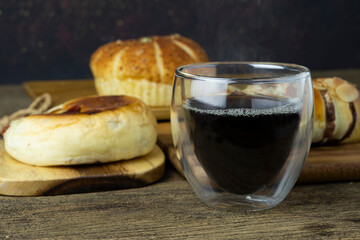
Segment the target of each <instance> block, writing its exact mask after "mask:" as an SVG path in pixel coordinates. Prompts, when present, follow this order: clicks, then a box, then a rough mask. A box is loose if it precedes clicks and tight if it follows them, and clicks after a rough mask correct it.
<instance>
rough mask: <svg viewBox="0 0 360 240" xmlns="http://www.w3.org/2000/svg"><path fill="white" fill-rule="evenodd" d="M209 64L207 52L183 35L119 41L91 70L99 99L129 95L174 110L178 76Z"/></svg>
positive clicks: (97, 56) (101, 52) (99, 53)
mask: <svg viewBox="0 0 360 240" xmlns="http://www.w3.org/2000/svg"><path fill="white" fill-rule="evenodd" d="M207 61H209V59H208V56H207V55H206V53H205V51H204V49H202V48H201V47H200V45H199V44H197V43H196V42H194V41H193V40H191V39H189V38H185V37H183V36H180V35H179V34H174V35H169V36H151V37H142V38H140V39H130V40H124V41H121V40H117V41H115V42H111V43H108V44H106V45H104V46H101V47H100V48H98V49H97V50H96V51H95V52H94V53H93V55H92V56H91V59H90V69H91V71H92V74H93V76H94V79H95V87H96V91H97V93H98V94H99V95H119V94H125V95H130V96H135V97H138V98H141V99H142V100H143V101H144V102H145V103H146V104H147V105H148V106H151V107H158V106H170V101H171V88H172V82H173V78H174V72H175V69H176V68H177V67H180V66H182V65H186V64H191V63H197V62H207Z"/></svg>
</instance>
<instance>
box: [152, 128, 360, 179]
mask: <svg viewBox="0 0 360 240" xmlns="http://www.w3.org/2000/svg"><path fill="white" fill-rule="evenodd" d="M158 133H159V135H158V138H159V140H158V144H159V146H160V147H161V148H162V149H163V150H164V152H165V153H166V154H167V156H168V159H169V160H170V162H171V163H172V164H173V165H174V167H175V168H176V169H177V170H178V171H179V173H181V175H184V174H183V172H182V170H181V166H180V160H179V159H178V157H177V155H176V154H175V152H176V150H175V148H174V147H173V142H172V138H171V129H170V123H169V122H163V123H159V124H158ZM354 180H360V143H356V144H345V145H338V146H329V147H312V148H311V149H310V152H309V155H308V157H307V159H306V162H305V165H304V168H303V170H302V172H301V174H300V177H299V179H298V182H300V183H320V182H335V181H354Z"/></svg>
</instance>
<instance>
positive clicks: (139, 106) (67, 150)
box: [4, 96, 157, 166]
mask: <svg viewBox="0 0 360 240" xmlns="http://www.w3.org/2000/svg"><path fill="white" fill-rule="evenodd" d="M156 138H157V132H156V120H155V117H154V116H153V114H152V112H151V111H150V110H149V109H148V107H147V106H146V105H145V104H144V103H143V102H142V101H141V100H139V99H137V98H134V97H129V96H102V97H98V96H93V97H85V98H79V99H74V100H71V101H69V102H66V103H64V104H61V105H59V106H57V107H54V108H53V109H50V110H49V111H48V112H47V113H45V114H39V115H31V116H28V117H24V118H21V119H18V120H15V121H13V122H11V124H10V127H9V128H8V129H7V130H6V131H5V133H4V145H5V149H6V151H7V152H8V153H9V154H10V155H11V156H12V157H14V158H15V159H17V160H19V161H21V162H24V163H27V164H31V165H38V166H52V165H73V164H90V163H96V162H101V163H105V162H113V161H119V160H125V159H131V158H134V157H137V156H141V155H145V154H147V153H149V152H150V151H151V150H152V149H153V148H154V145H155V142H156Z"/></svg>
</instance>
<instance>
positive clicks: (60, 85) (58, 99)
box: [23, 79, 170, 120]
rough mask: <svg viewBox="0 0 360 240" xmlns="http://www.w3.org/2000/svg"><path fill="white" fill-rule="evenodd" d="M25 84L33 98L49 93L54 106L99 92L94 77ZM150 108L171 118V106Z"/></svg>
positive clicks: (159, 114)
mask: <svg viewBox="0 0 360 240" xmlns="http://www.w3.org/2000/svg"><path fill="white" fill-rule="evenodd" d="M23 85H24V88H25V90H26V92H27V94H28V95H29V96H30V97H31V98H32V99H35V98H36V97H38V96H40V95H42V94H43V93H49V94H50V95H51V99H52V105H53V106H56V105H59V104H61V103H63V102H65V101H68V100H71V99H74V98H78V97H84V96H90V95H96V94H97V93H96V90H95V85H94V81H93V80H92V79H77V80H71V79H69V80H52V81H29V82H24V84H23ZM150 109H151V110H152V112H153V113H154V115H155V117H156V118H157V119H158V120H169V119H170V108H169V107H150Z"/></svg>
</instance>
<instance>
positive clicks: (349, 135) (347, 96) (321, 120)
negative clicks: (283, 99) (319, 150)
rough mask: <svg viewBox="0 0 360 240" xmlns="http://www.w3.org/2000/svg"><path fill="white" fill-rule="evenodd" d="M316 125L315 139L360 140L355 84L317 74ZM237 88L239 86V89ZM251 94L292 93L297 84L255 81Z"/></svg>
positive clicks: (329, 141)
mask: <svg viewBox="0 0 360 240" xmlns="http://www.w3.org/2000/svg"><path fill="white" fill-rule="evenodd" d="M312 83H313V91H314V128H313V135H312V143H314V144H341V143H355V142H359V141H360V94H359V90H358V89H357V88H356V87H355V85H353V84H351V83H349V82H348V81H346V80H344V79H341V78H338V77H332V78H315V79H313V80H312ZM235 90H236V89H235ZM244 92H245V93H247V94H266V95H269V94H272V95H274V96H291V94H292V93H293V92H294V89H293V86H292V85H289V84H286V83H284V84H275V85H269V86H267V87H264V86H261V85H251V86H248V87H247V88H246V89H245V90H244Z"/></svg>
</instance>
